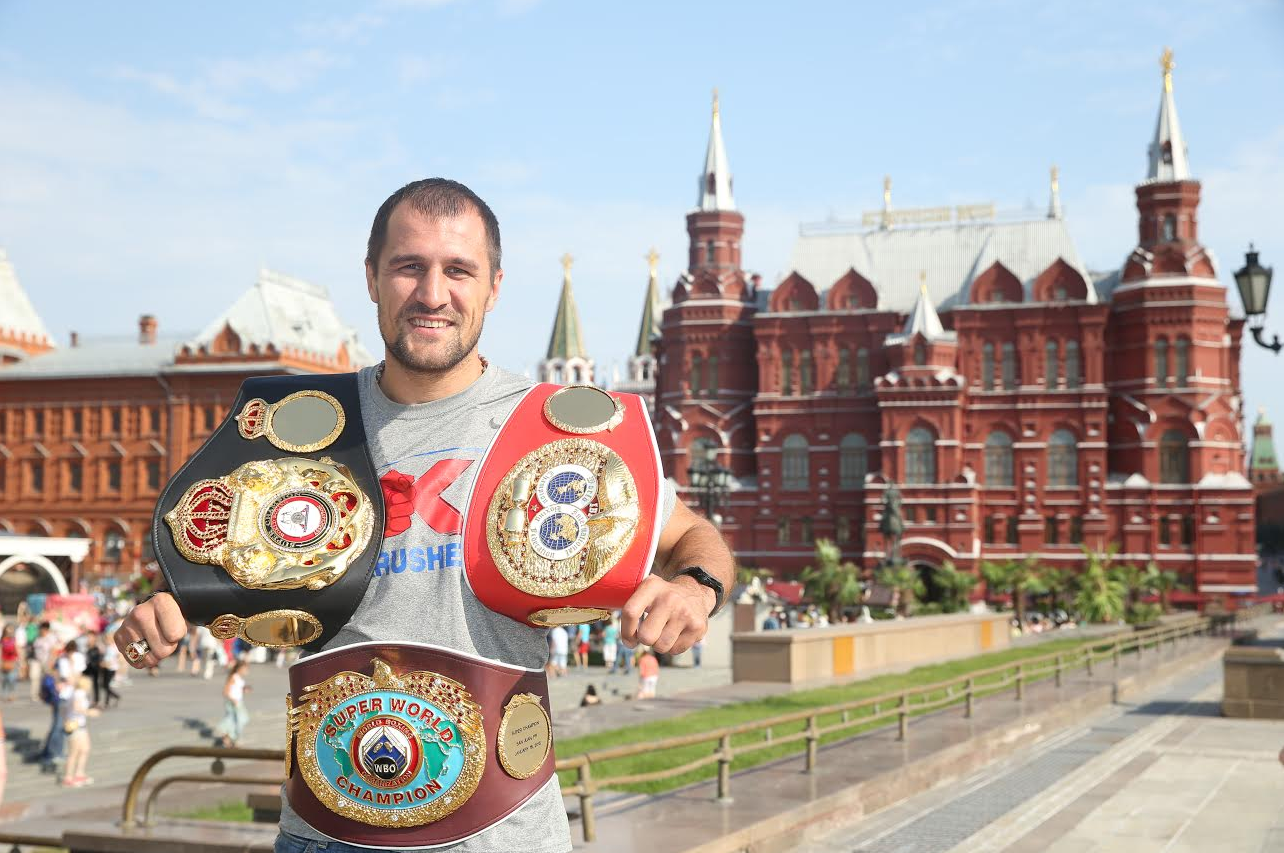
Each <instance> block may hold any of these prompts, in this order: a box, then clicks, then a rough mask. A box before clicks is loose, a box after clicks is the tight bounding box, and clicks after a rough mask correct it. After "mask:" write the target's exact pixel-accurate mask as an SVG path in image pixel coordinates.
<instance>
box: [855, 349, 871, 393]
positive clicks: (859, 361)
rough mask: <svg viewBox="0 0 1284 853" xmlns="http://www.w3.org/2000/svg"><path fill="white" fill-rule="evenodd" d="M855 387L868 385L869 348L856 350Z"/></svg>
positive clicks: (866, 386)
mask: <svg viewBox="0 0 1284 853" xmlns="http://www.w3.org/2000/svg"><path fill="white" fill-rule="evenodd" d="M856 387H857V388H868V387H869V350H867V349H865V348H864V347H861V348H860V349H858V350H856Z"/></svg>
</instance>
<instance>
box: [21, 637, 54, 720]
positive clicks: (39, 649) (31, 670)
mask: <svg viewBox="0 0 1284 853" xmlns="http://www.w3.org/2000/svg"><path fill="white" fill-rule="evenodd" d="M57 642H58V638H57V637H55V636H54V635H53V631H52V630H51V628H50V626H49V623H48V622H41V623H40V628H39V630H38V633H37V634H36V638H35V639H34V640H33V641H32V642H31V660H30V661H29V662H28V664H27V674H28V675H27V677H28V678H30V679H31V701H32V702H34V701H36V699H38V698H39V697H40V682H41V681H43V680H44V676H45V672H46V669H45V668H46V667H48V666H49V664H50V661H51V660H52V659H53V651H54V644H55V643H57Z"/></svg>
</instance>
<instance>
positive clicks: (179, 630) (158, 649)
mask: <svg viewBox="0 0 1284 853" xmlns="http://www.w3.org/2000/svg"><path fill="white" fill-rule="evenodd" d="M186 634H187V621H186V620H185V619H184V618H183V612H182V611H181V610H179V609H178V602H177V601H175V600H174V596H172V595H170V594H169V593H168V592H161V593H157V594H156V595H154V596H152V597H151V598H149V599H148V600H147V601H144V602H143V603H142V604H139V605H136V606H135V607H134V609H133V610H131V611H129V615H128V616H126V617H125V620H124V621H123V622H121V623H120V627H119V628H117V629H116V648H118V649H120V653H121V655H123V656H124V658H125V660H126V661H127V662H128V663H129V665H130V666H132V667H133V668H134V669H148V668H150V667H153V666H156V665H157V664H159V663H160V662H161V661H162V660H164V659H165V658H167V657H169V656H170V655H171V654H173V653H174V650H175V649H176V648H178V643H179V641H180V640H182V639H183V637H184V636H186ZM137 640H146V641H147V645H148V646H149V647H150V649H151V651H149V652H148V653H147V654H145V655H143V656H142V657H141V658H139V659H138V660H136V661H131V660H130V659H129V655H127V654H125V648H126V647H127V646H128V645H129V644H130V643H133V642H136V641H137Z"/></svg>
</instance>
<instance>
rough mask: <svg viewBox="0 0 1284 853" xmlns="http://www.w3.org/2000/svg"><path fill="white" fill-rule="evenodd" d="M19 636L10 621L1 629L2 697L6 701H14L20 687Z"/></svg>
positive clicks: (0, 672) (0, 682)
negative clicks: (16, 691) (15, 692)
mask: <svg viewBox="0 0 1284 853" xmlns="http://www.w3.org/2000/svg"><path fill="white" fill-rule="evenodd" d="M20 660H21V657H19V655H18V638H17V636H16V632H15V631H14V627H13V623H12V622H10V623H9V624H8V625H5V626H4V630H3V631H0V697H3V698H4V701H6V702H12V701H13V694H14V691H15V690H16V689H17V687H18V662H19V661H20Z"/></svg>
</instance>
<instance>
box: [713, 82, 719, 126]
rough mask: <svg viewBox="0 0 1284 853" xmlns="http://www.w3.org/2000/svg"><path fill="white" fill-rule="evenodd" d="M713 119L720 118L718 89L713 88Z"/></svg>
mask: <svg viewBox="0 0 1284 853" xmlns="http://www.w3.org/2000/svg"><path fill="white" fill-rule="evenodd" d="M713 117H714V118H717V117H718V87H717V86H714V87H713Z"/></svg>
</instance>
